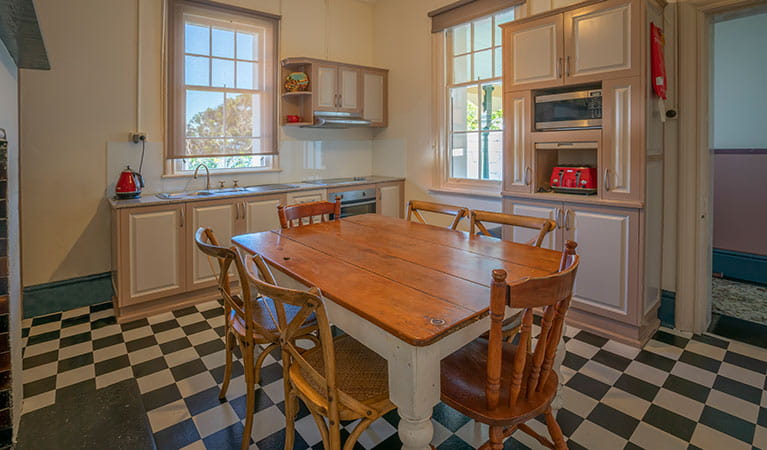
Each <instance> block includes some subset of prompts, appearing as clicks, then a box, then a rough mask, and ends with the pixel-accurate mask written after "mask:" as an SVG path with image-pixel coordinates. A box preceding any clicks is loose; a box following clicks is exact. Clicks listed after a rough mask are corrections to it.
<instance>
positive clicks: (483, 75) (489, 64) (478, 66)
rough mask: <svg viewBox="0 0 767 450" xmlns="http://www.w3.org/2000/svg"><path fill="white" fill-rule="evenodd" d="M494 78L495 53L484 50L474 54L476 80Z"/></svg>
mask: <svg viewBox="0 0 767 450" xmlns="http://www.w3.org/2000/svg"><path fill="white" fill-rule="evenodd" d="M489 78H493V51H492V50H482V51H481V52H477V53H475V54H474V79H475V80H486V79H489Z"/></svg>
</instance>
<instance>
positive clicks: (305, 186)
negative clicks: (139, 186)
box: [109, 175, 405, 209]
mask: <svg viewBox="0 0 767 450" xmlns="http://www.w3.org/2000/svg"><path fill="white" fill-rule="evenodd" d="M392 181H405V178H402V177H384V176H378V175H371V176H368V177H365V179H364V180H360V181H352V182H342V183H331V184H311V183H304V182H296V183H289V182H285V183H279V184H291V185H296V186H297V187H295V188H288V189H274V190H270V191H263V192H258V191H255V192H254V191H240V192H227V193H221V194H216V193H215V191H216V189H211V191H212V192H214V194H212V195H205V196H199V197H179V198H169V199H167V198H160V197H158V196H157V194H142V195H141V197H139V198H129V199H118V198H116V197H109V204H110V205H111V206H112V208H113V209H121V208H134V207H139V206H157V205H169V204H171V203H189V202H202V201H207V200H219V199H223V198H234V197H252V196H258V195H273V194H282V193H285V192H297V191H313V190H319V189H335V188H339V187H344V188H345V187H353V186H359V185H362V184H380V183H388V182H392ZM269 184H276V183H269Z"/></svg>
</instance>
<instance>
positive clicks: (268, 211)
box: [243, 196, 285, 233]
mask: <svg viewBox="0 0 767 450" xmlns="http://www.w3.org/2000/svg"><path fill="white" fill-rule="evenodd" d="M284 203H285V196H279V197H269V198H256V199H252V200H248V201H245V202H243V205H244V209H245V212H244V214H245V229H244V231H243V232H244V233H257V232H259V231H269V230H279V229H280V218H279V216H278V215H277V206H279V205H281V204H284Z"/></svg>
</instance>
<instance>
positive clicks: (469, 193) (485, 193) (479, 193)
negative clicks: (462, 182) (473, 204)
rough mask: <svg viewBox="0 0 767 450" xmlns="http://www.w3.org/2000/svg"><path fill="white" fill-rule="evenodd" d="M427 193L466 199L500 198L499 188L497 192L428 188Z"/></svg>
mask: <svg viewBox="0 0 767 450" xmlns="http://www.w3.org/2000/svg"><path fill="white" fill-rule="evenodd" d="M429 192H436V193H439V194H454V195H465V196H468V197H483V198H492V199H499V200H500V198H501V192H500V188H499V190H498V191H492V190H483V189H467V188H456V187H445V186H443V187H433V188H430V189H429Z"/></svg>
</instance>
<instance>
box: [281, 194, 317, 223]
mask: <svg viewBox="0 0 767 450" xmlns="http://www.w3.org/2000/svg"><path fill="white" fill-rule="evenodd" d="M326 199H327V191H326V190H324V189H322V190H316V191H302V192H289V193H288V195H287V204H288V205H295V204H296V203H309V202H319V201H322V200H326ZM313 219H314V221H315V222H317V221H319V220H320V219H321V217H320V216H314V217H313ZM302 222H303V223H304V224H307V223H309V219H304V220H302Z"/></svg>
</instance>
